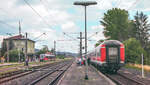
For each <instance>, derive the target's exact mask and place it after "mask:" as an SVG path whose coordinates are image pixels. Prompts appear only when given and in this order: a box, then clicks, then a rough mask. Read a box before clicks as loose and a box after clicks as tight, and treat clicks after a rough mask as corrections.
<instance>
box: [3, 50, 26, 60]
mask: <svg viewBox="0 0 150 85" xmlns="http://www.w3.org/2000/svg"><path fill="white" fill-rule="evenodd" d="M18 54H19V51H18V50H10V51H9V61H10V62H18V61H19V56H18ZM6 57H7V56H5V58H6ZM20 59H21V60H24V53H23V52H22V51H20Z"/></svg>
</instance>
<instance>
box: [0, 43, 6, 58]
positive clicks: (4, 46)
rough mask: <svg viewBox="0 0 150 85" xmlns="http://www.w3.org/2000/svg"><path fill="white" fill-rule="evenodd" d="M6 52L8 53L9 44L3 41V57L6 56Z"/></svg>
mask: <svg viewBox="0 0 150 85" xmlns="http://www.w3.org/2000/svg"><path fill="white" fill-rule="evenodd" d="M6 51H7V44H6V42H4V41H3V42H2V50H1V56H5V54H6Z"/></svg>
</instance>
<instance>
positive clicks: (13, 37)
mask: <svg viewBox="0 0 150 85" xmlns="http://www.w3.org/2000/svg"><path fill="white" fill-rule="evenodd" d="M5 39H25V37H24V36H23V35H16V36H12V37H8V38H5Z"/></svg>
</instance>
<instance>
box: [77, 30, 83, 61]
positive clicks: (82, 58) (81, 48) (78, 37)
mask: <svg viewBox="0 0 150 85" xmlns="http://www.w3.org/2000/svg"><path fill="white" fill-rule="evenodd" d="M78 39H80V58H81V59H82V60H83V58H82V39H83V37H82V32H80V37H78Z"/></svg>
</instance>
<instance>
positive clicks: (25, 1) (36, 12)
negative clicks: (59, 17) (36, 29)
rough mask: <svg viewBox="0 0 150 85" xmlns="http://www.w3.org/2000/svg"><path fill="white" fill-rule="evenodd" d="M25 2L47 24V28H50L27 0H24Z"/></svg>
mask: <svg viewBox="0 0 150 85" xmlns="http://www.w3.org/2000/svg"><path fill="white" fill-rule="evenodd" d="M24 2H25V3H26V4H27V5H28V6H29V7H30V8H31V9H32V10H33V11H34V12H35V13H36V14H37V15H38V16H39V17H40V18H41V19H42V20H43V21H44V23H45V24H46V25H47V26H49V27H50V25H49V24H48V23H47V21H45V20H44V19H43V17H42V16H41V15H40V14H39V13H38V12H37V11H36V10H35V9H34V8H33V7H32V6H31V5H30V4H29V3H28V2H27V1H26V0H24Z"/></svg>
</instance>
